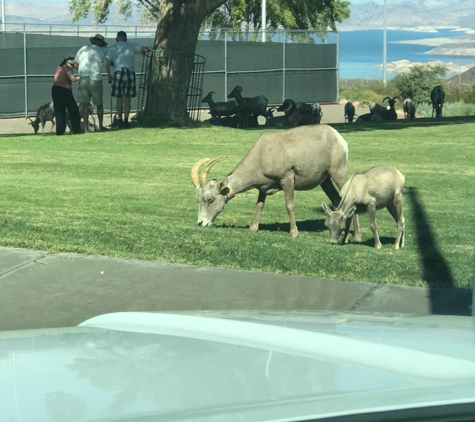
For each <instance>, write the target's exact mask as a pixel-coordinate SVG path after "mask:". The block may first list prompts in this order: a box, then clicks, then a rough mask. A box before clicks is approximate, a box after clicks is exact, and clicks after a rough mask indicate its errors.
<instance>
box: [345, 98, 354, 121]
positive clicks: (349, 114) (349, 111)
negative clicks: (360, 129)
mask: <svg viewBox="0 0 475 422" xmlns="http://www.w3.org/2000/svg"><path fill="white" fill-rule="evenodd" d="M354 117H355V106H354V105H353V103H352V102H350V101H347V102H346V103H345V122H348V123H352V122H353V119H354Z"/></svg>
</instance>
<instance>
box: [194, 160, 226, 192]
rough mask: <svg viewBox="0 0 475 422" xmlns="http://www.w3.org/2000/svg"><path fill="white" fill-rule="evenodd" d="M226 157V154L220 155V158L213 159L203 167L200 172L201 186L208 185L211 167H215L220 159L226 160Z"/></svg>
mask: <svg viewBox="0 0 475 422" xmlns="http://www.w3.org/2000/svg"><path fill="white" fill-rule="evenodd" d="M226 158H228V157H224V156H223V157H218V158H215V159H214V160H211V161H210V162H209V163H208V164H206V167H205V168H204V169H203V171H202V172H201V174H200V186H204V185H206V183H208V172H209V170H210V169H211V167H213V166H214V165H215V164H216V163H218V162H219V161H223V160H226Z"/></svg>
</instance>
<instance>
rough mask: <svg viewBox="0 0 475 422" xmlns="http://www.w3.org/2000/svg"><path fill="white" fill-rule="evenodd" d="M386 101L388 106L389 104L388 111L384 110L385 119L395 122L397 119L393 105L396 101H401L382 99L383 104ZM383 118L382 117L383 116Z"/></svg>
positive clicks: (397, 98)
mask: <svg viewBox="0 0 475 422" xmlns="http://www.w3.org/2000/svg"><path fill="white" fill-rule="evenodd" d="M386 100H388V104H389V110H386V117H385V118H386V119H387V120H396V119H397V113H396V109H395V108H394V104H396V100H399V101H401V99H400V98H399V97H393V98H391V97H385V98H384V99H383V102H384V101H386ZM383 117H384V116H383Z"/></svg>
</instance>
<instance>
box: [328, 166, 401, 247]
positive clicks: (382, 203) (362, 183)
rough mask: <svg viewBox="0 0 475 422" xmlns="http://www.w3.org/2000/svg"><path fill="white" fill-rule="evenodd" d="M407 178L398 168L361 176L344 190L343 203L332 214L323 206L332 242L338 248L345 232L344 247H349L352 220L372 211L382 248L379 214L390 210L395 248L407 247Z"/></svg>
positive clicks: (381, 168) (377, 243)
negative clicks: (404, 206)
mask: <svg viewBox="0 0 475 422" xmlns="http://www.w3.org/2000/svg"><path fill="white" fill-rule="evenodd" d="M404 183H405V179H404V175H403V174H402V173H401V172H400V171H399V170H398V169H396V168H395V167H393V166H388V165H383V166H376V167H373V168H371V169H369V170H367V171H365V172H364V173H357V174H355V175H353V176H352V177H351V178H350V180H348V181H347V182H346V183H345V185H344V186H343V188H342V189H341V192H340V196H341V202H340V205H338V208H337V209H336V210H335V211H332V210H331V209H330V208H329V207H328V206H327V204H325V202H323V204H322V206H323V209H324V211H325V212H326V214H327V216H328V218H327V219H326V221H325V226H326V227H328V229H329V230H330V242H331V243H333V244H336V243H337V242H338V239H339V238H340V235H341V233H342V232H343V231H344V232H345V236H344V238H343V242H344V243H348V231H349V227H350V217H352V216H353V215H354V214H360V213H363V212H365V211H368V214H369V219H370V226H371V230H372V232H373V235H374V247H375V248H377V249H380V248H381V242H380V240H379V236H378V229H377V226H376V210H379V209H381V208H384V207H386V208H387V209H388V211H389V212H390V214H391V215H392V216H393V218H394V219H395V220H396V223H397V237H396V241H395V242H394V245H393V248H394V249H399V247H401V248H402V247H404V227H405V226H404V217H403V216H402V191H403V188H404Z"/></svg>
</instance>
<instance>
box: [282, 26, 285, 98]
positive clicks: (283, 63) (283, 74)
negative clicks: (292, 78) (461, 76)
mask: <svg viewBox="0 0 475 422" xmlns="http://www.w3.org/2000/svg"><path fill="white" fill-rule="evenodd" d="M282 36H283V40H282V102H284V101H285V31H283V32H282Z"/></svg>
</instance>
